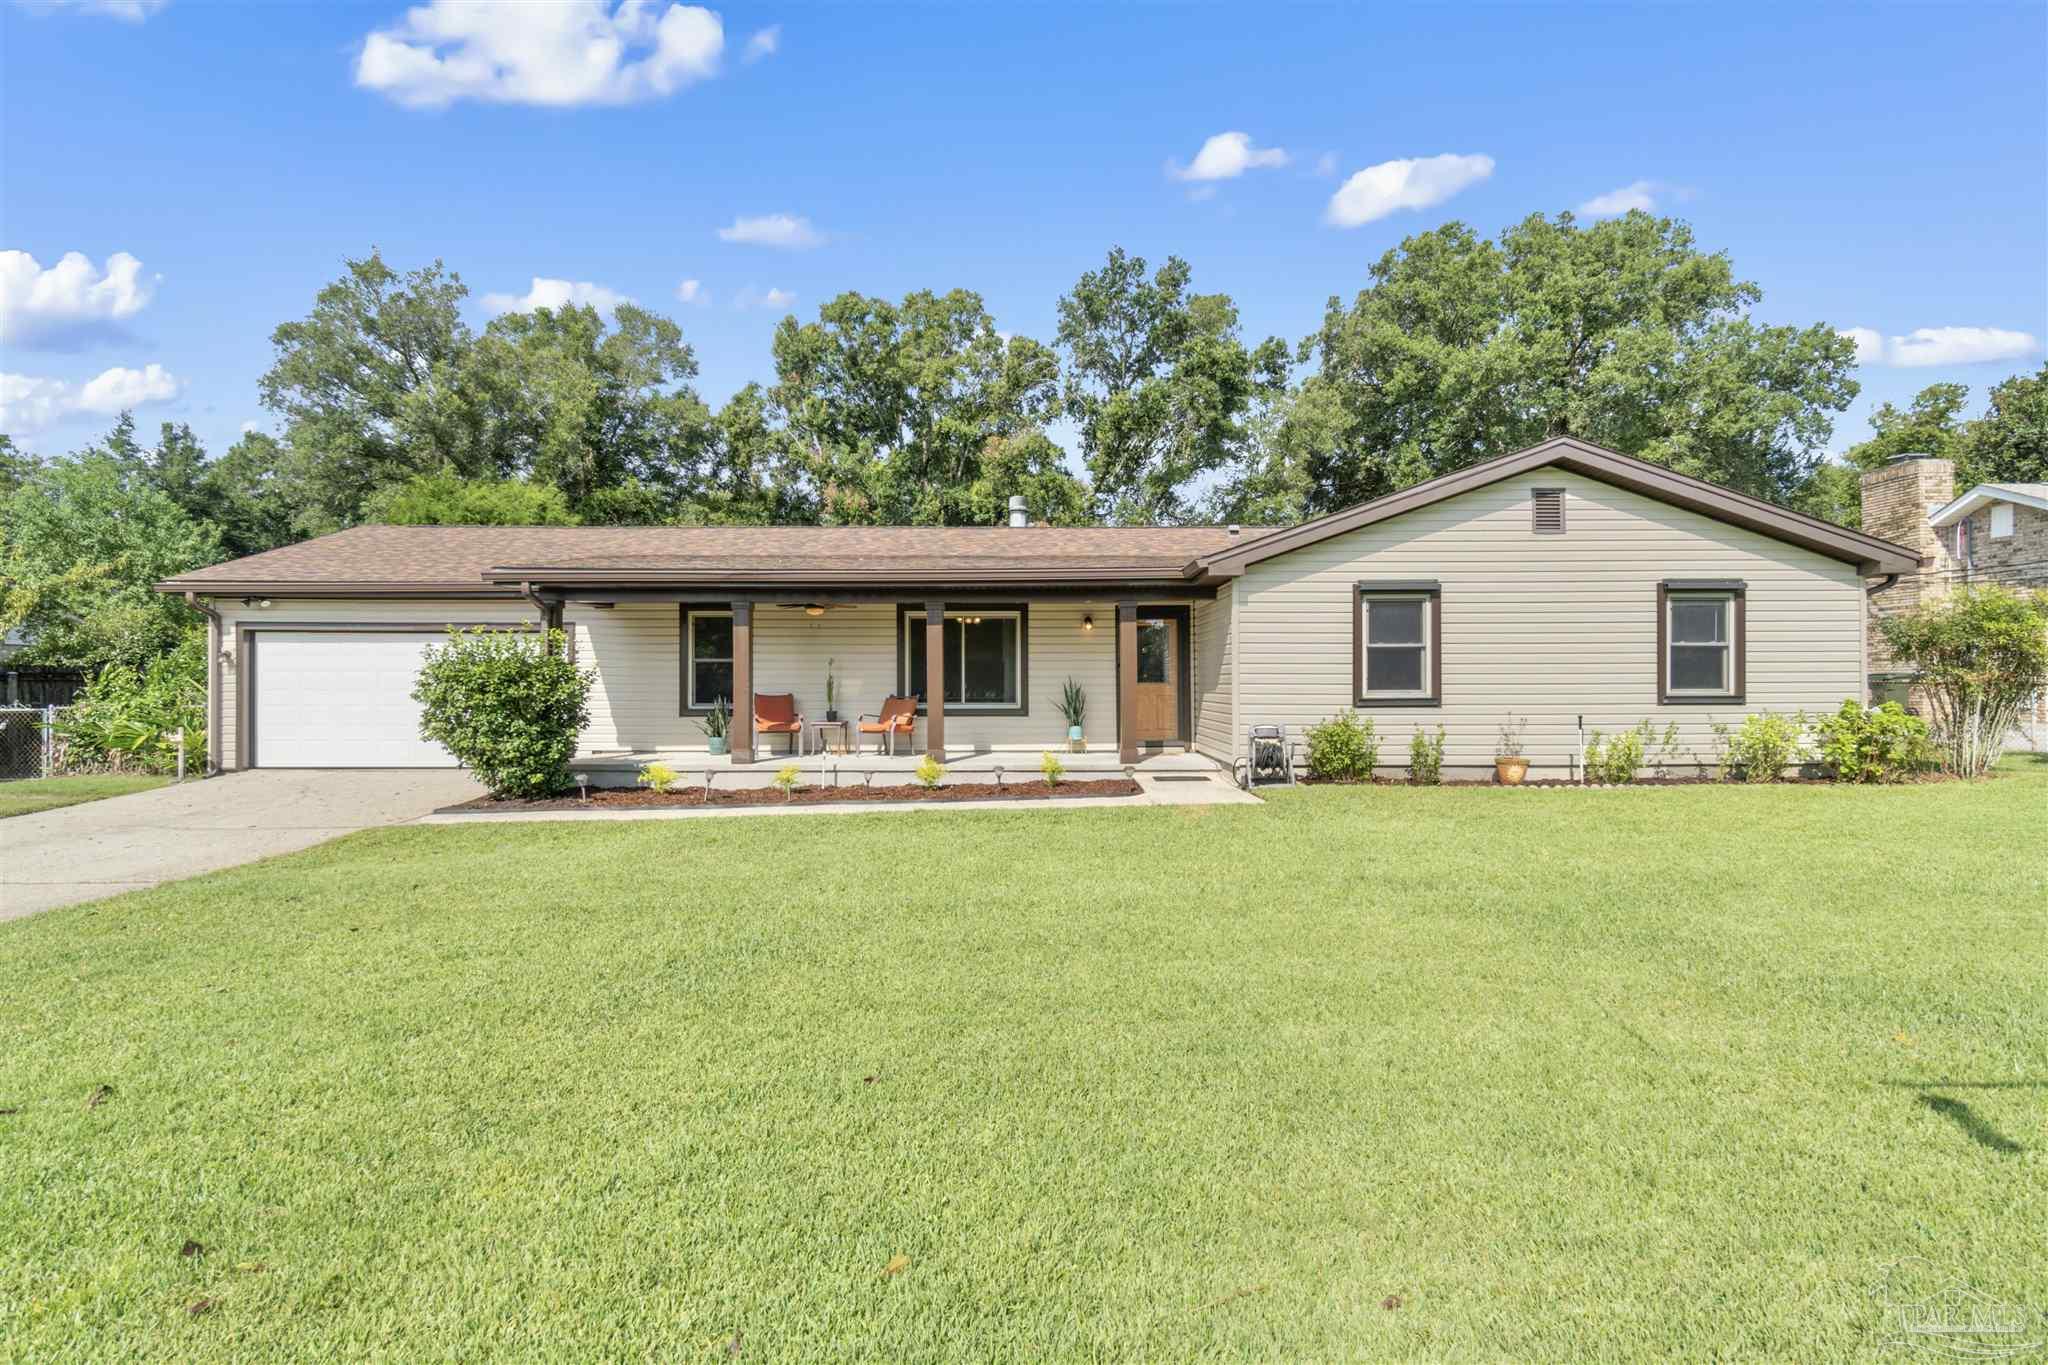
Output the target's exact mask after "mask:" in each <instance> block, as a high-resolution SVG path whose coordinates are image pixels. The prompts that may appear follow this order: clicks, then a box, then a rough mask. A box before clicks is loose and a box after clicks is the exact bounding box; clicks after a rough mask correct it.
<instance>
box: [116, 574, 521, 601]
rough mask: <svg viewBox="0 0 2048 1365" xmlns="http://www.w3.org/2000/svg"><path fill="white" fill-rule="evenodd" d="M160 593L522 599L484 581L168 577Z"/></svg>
mask: <svg viewBox="0 0 2048 1365" xmlns="http://www.w3.org/2000/svg"><path fill="white" fill-rule="evenodd" d="M154 586H155V589H156V591H158V592H166V593H177V594H179V595H183V594H185V593H188V592H190V593H197V594H198V595H199V596H201V597H214V598H220V597H272V598H276V597H286V598H292V597H303V598H332V597H375V598H388V599H392V600H404V599H426V600H432V599H435V598H499V599H502V598H508V597H509V598H517V597H519V596H520V592H519V585H518V584H517V583H504V584H499V583H480V582H450V583H439V582H425V581H423V582H418V583H394V582H390V581H387V580H381V579H380V580H378V581H375V582H365V581H362V580H346V579H330V580H322V581H306V580H303V579H275V578H247V579H198V580H194V579H182V578H167V579H165V580H164V581H162V582H161V583H157V584H155V585H154Z"/></svg>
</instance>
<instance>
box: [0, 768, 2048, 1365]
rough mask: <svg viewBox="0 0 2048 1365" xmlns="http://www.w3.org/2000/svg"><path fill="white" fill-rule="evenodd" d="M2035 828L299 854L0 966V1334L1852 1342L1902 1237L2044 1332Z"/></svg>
mask: <svg viewBox="0 0 2048 1365" xmlns="http://www.w3.org/2000/svg"><path fill="white" fill-rule="evenodd" d="M2044 830H2048V767H2043V766H2041V765H2038V764H2031V765H2015V768H2014V771H2013V772H2012V774H2011V775H2009V776H2007V777H2005V778H2002V779H2000V780H1996V781H1992V782H1987V783H1983V784H1978V785H1973V786H1971V785H1961V784H1948V785H1939V786H1929V787H1916V788H1911V789H1905V790H1861V791H1838V790H1831V789H1824V788H1814V787H1801V788H1789V789H1778V790H1752V789H1742V788H1713V789H1700V788H1690V789H1683V788H1681V789H1665V790H1639V791H1625V792H1582V791H1553V792H1503V791H1494V790H1480V791H1472V790H1466V791H1455V790H1442V791H1428V790H1409V789H1392V790H1388V789H1380V790H1327V789H1326V790H1319V791H1298V792H1291V793H1282V794H1279V795H1277V796H1275V797H1274V798H1273V799H1272V800H1271V801H1270V802H1269V803H1268V804H1267V805H1266V806H1264V807H1263V808H1258V809H1251V808H1210V809H1200V808H1186V809H1170V808H1158V809H1147V810H1125V811H1087V812H1073V813H1052V812H1035V813H1033V812H941V813H919V814H907V815H906V814H899V815H880V816H839V817H828V818H817V819H801V820H786V819H778V820H767V819H762V820H718V821H692V822H646V823H619V824H510V825H504V826H495V827H486V828H479V827H476V826H465V827H443V828H419V827H415V828H408V829H401V830H390V831H379V832H374V833H368V834H362V835H357V836H354V837H351V838H348V839H344V840H341V841H339V842H337V843H333V844H329V845H326V846H324V847H322V848H319V849H315V850H312V851H309V852H306V853H302V854H297V855H294V856H291V857H288V858H282V859H278V860H275V861H272V862H268V863H264V864H260V865H256V866H252V867H248V868H244V869H241V870H238V871H233V872H228V873H223V874H219V875H215V876H211V877H206V878H203V879H200V880H196V881H192V882H187V883H184V884H181V885H176V886H171V887H165V888H159V889H157V890H155V891H151V892H147V893H143V894H138V895H131V896H125V897H122V898H120V899H117V900H112V901H107V902H104V903H101V904H99V905H96V906H87V907H78V908H73V909H68V910H59V911H54V912H51V913H48V914H45V915H41V916H37V917H34V918H32V919H29V920H25V921H21V922H18V923H13V924H6V925H0V1109H5V1110H7V1111H8V1112H7V1113H6V1114H5V1115H4V1116H0V1229H4V1235H0V1342H4V1343H5V1354H6V1355H7V1356H9V1357H12V1358H17V1359H24V1360H56V1359H92V1360H114V1359H122V1358H145V1357H146V1358H152V1359H154V1358H166V1357H171V1358H227V1357H233V1358H244V1359H271V1358H284V1357H292V1358H302V1359H303V1358H322V1357H337V1358H339V1357H345V1358H382V1359H391V1360H407V1361H412V1360H455V1359H462V1360H474V1359H485V1358H553V1359H563V1360H584V1359H597V1358H610V1359H628V1358H630V1359H663V1360H693V1359H702V1360H707V1361H709V1360H731V1359H735V1358H737V1359H740V1360H742V1361H760V1360H786V1359H798V1358H814V1359H815V1358H835V1359H870V1360H889V1361H899V1360H929V1361H958V1360H974V1359H990V1358H1006V1359H1026V1360H1042V1359H1077V1358H1078V1359H1135V1358H1148V1359H1184V1358H1194V1357H1219V1358H1246V1359H1261V1360H1307V1359H1383V1358H1414V1357H1457V1358H1467V1359H1502V1358H1517V1359H1564V1358H1581V1357H1584V1358H1607V1359H1644V1358H1652V1357H1656V1358H1692V1359H1700V1358H1708V1357H1719V1358H1756V1357H1775V1358H1782V1359H1798V1360H1817V1359H1826V1358H1834V1357H1841V1356H1849V1355H1863V1354H1871V1353H1876V1352H1879V1351H1880V1350H1881V1349H1882V1348H1881V1347H1880V1345H1879V1340H1880V1335H1881V1331H1880V1313H1881V1305H1880V1303H1879V1301H1878V1299H1877V1298H1876V1297H1875V1296H1874V1291H1876V1290H1877V1288H1878V1287H1879V1284H1880V1282H1881V1279H1882V1276H1883V1272H1884V1268H1885V1267H1886V1266H1887V1265H1888V1264H1889V1263H1891V1262H1892V1261H1894V1260H1897V1259H1899V1258H1902V1257H1923V1258H1927V1259H1928V1260H1930V1261H1933V1262H1935V1263H1937V1264H1939V1265H1942V1266H1952V1267H1954V1268H1956V1270H1958V1271H1959V1272H1960V1273H1961V1275H1962V1276H1963V1277H1964V1278H1966V1279H1967V1280H1968V1281H1969V1282H1970V1283H1972V1284H1973V1285H1975V1286H1976V1287H1977V1288H1979V1289H1981V1290H1983V1291H1984V1292H1986V1293H1988V1294H1991V1295H1993V1296H1995V1297H1997V1298H2000V1299H2004V1300H2007V1301H2011V1302H2014V1303H2018V1304H2023V1305H2029V1306H2032V1307H2034V1308H2036V1309H2039V1308H2048V1243H2044V1235H2043V1234H2044V1229H2048V1160H2044V1153H2048V841H2044ZM103 1085H104V1086H110V1087H111V1090H110V1091H108V1092H106V1093H105V1094H104V1095H103V1098H102V1099H101V1100H100V1102H99V1103H97V1104H96V1105H92V1106H90V1107H88V1098H89V1097H90V1096H91V1095H93V1094H94V1093H95V1090H96V1088H97V1087H100V1086H103ZM188 1241H191V1242H196V1243H198V1244H199V1245H200V1246H201V1247H203V1251H198V1252H195V1253H194V1254H191V1255H181V1254H180V1252H181V1249H183V1248H184V1246H185V1244H186V1243H187V1242H188ZM898 1258H907V1259H898ZM892 1262H893V1263H894V1265H895V1267H896V1269H895V1272H894V1273H889V1271H890V1267H891V1266H892ZM195 1307H197V1308H198V1309H199V1311H196V1312H195V1311H194V1310H195ZM735 1345H736V1346H737V1350H738V1354H737V1355H735V1354H733V1353H732V1352H733V1348H734V1347H735Z"/></svg>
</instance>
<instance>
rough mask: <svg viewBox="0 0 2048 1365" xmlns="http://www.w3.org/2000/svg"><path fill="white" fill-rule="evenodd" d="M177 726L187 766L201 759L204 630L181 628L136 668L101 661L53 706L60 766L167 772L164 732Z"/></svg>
mask: <svg viewBox="0 0 2048 1365" xmlns="http://www.w3.org/2000/svg"><path fill="white" fill-rule="evenodd" d="M178 730H183V731H184V732H185V767H186V770H187V771H188V772H199V771H204V769H205V767H206V632H205V631H203V630H194V631H187V632H186V633H185V635H184V637H183V638H182V639H180V640H179V641H178V643H177V645H176V647H174V648H173V649H172V650H171V651H170V652H169V653H168V654H162V655H159V656H158V657H156V658H154V659H152V660H150V661H149V662H148V663H147V664H145V665H143V666H142V667H140V668H136V667H134V666H132V665H130V664H123V663H114V664H108V665H107V666H106V667H105V668H103V669H101V670H100V672H99V676H97V677H95V678H94V679H93V680H92V681H91V682H89V683H87V684H86V686H85V691H84V692H83V693H81V694H80V695H79V697H78V699H77V700H75V701H73V702H72V703H71V705H70V706H69V707H67V708H65V709H64V710H63V711H62V712H61V713H60V718H59V720H58V721H57V733H58V735H59V736H60V737H61V738H62V739H63V741H64V762H65V766H67V767H97V766H100V765H106V766H109V767H114V768H121V767H127V766H130V765H133V766H135V767H138V768H141V769H142V770H143V771H144V772H152V773H167V772H171V771H174V770H175V769H176V768H177V766H178V746H177V745H176V744H174V743H173V742H171V740H170V738H169V736H170V735H171V734H172V733H174V732H175V731H178Z"/></svg>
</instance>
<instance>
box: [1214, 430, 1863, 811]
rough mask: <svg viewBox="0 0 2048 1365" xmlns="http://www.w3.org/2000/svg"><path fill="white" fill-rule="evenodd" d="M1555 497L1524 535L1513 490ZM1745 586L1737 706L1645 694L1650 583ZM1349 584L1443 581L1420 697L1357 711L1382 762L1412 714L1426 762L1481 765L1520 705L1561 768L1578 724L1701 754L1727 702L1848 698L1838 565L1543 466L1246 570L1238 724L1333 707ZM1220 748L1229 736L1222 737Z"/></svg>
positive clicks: (1845, 603)
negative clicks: (1560, 516)
mask: <svg viewBox="0 0 2048 1365" xmlns="http://www.w3.org/2000/svg"><path fill="white" fill-rule="evenodd" d="M1538 486H1541V487H1545V488H1558V487H1562V488H1564V489H1565V490H1566V505H1567V516H1566V526H1567V528H1568V529H1567V532H1566V534H1564V535H1562V536H1554V535H1553V536H1538V535H1534V534H1532V532H1531V530H1530V513H1529V499H1530V491H1531V490H1532V489H1533V488H1536V487H1538ZM1665 578H1738V579H1742V580H1744V581H1746V582H1747V584H1748V599H1747V614H1748V678H1747V701H1746V704H1745V705H1743V706H1737V705H1735V704H1733V703H1730V704H1727V705H1722V706H1708V705H1689V706H1659V705H1658V704H1657V672H1656V670H1657V659H1656V653H1657V612H1656V597H1657V584H1658V582H1659V580H1661V579H1665ZM1360 579H1437V580H1439V581H1441V583H1442V585H1443V596H1442V604H1443V607H1442V610H1443V698H1442V705H1441V706H1440V707H1400V708H1394V707H1389V708H1383V709H1373V708H1371V707H1366V708H1363V710H1364V713H1365V714H1368V715H1371V716H1372V717H1373V718H1374V721H1375V724H1376V726H1377V728H1378V730H1379V733H1380V735H1381V749H1380V755H1381V759H1382V762H1383V764H1385V765H1386V766H1390V767H1392V766H1398V765H1400V764H1403V763H1405V762H1406V754H1407V747H1408V741H1409V739H1410V737H1411V736H1412V735H1413V734H1414V732H1415V730H1416V729H1417V728H1418V727H1421V728H1424V729H1429V730H1434V728H1435V727H1436V725H1437V724H1438V723H1439V722H1440V723H1442V725H1443V726H1444V728H1445V730H1446V732H1447V734H1448V741H1449V742H1448V746H1447V749H1446V754H1445V760H1446V762H1448V763H1451V764H1456V765H1473V766H1488V765H1490V764H1491V763H1492V761H1493V751H1494V738H1495V735H1496V733H1497V730H1498V728H1499V726H1500V723H1501V721H1502V719H1503V717H1504V716H1505V715H1506V714H1507V713H1508V712H1509V711H1511V710H1512V711H1513V712H1514V713H1515V714H1516V715H1518V716H1526V717H1527V718H1528V722H1529V724H1528V732H1527V751H1528V757H1529V759H1530V761H1531V764H1532V766H1534V767H1536V768H1539V769H1543V770H1562V769H1564V768H1565V767H1567V765H1569V764H1570V762H1571V761H1572V760H1573V758H1574V757H1575V755H1576V754H1577V751H1578V745H1579V731H1578V728H1577V724H1576V722H1577V719H1578V717H1580V716H1584V718H1585V724H1586V729H1587V731H1588V732H1589V733H1590V732H1591V731H1592V730H1595V729H1599V730H1604V731H1607V732H1609V733H1613V732H1615V731H1617V730H1621V729H1626V728H1627V727H1629V726H1632V725H1634V724H1636V723H1637V722H1638V721H1641V720H1644V719H1648V720H1650V721H1652V722H1653V723H1654V724H1655V725H1656V726H1657V727H1658V728H1659V729H1660V730H1661V729H1662V727H1663V726H1664V725H1665V724H1666V723H1667V722H1669V721H1676V722H1677V723H1678V726H1679V734H1680V743H1681V746H1682V747H1684V748H1685V749H1688V750H1691V751H1693V752H1696V753H1697V754H1698V755H1699V756H1700V757H1701V758H1703V759H1706V758H1710V756H1711V752H1712V738H1713V736H1712V732H1711V729H1710V726H1711V724H1712V722H1713V721H1715V720H1720V721H1724V722H1734V721H1737V720H1739V719H1740V717H1741V715H1742V714H1744V712H1745V711H1757V710H1762V709H1766V708H1768V709H1770V710H1774V711H1793V710H1798V709H1800V708H1802V707H1803V708H1805V709H1807V710H1809V711H1813V710H1821V709H1827V710H1832V709H1833V708H1834V707H1836V706H1838V705H1840V703H1841V701H1842V699H1843V698H1844V697H1856V696H1860V695H1861V649H1862V612H1863V605H1864V603H1863V591H1862V588H1863V584H1862V579H1861V578H1860V577H1859V576H1858V574H1857V572H1856V569H1855V566H1853V565H1850V564H1845V563H1841V562H1839V561H1836V560H1833V559H1829V558H1826V557H1824V556H1822V555H1818V554H1815V553H1813V552H1811V551H1808V550H1804V549H1800V548H1798V547H1796V546H1792V545H1787V544H1785V543H1783V542H1781V541H1777V540H1773V539H1771V538H1770V537H1767V536H1764V535H1760V534H1758V533H1756V532H1754V531H1748V530H1743V529H1741V528H1739V527H1734V526H1729V525H1726V524H1724V523H1722V522H1718V521H1715V520H1713V519H1711V518H1708V517H1704V516H1701V515H1699V514H1697V513H1694V512H1689V511H1685V510H1682V509H1680V508H1675V507H1671V506H1669V505H1667V504H1665V503H1661V502H1657V501H1655V500H1653V499H1650V498H1646V497H1643V496H1641V495H1639V494H1635V493H1631V492H1627V491H1624V490H1622V489H1618V488H1615V487H1612V486H1610V485H1607V484H1603V483H1600V482H1599V481H1597V480H1594V479H1590V478H1586V477H1584V476H1582V475H1578V474H1571V473H1566V472H1563V471H1560V470H1557V469H1555V468H1548V469H1540V470H1536V471H1534V472H1532V473H1530V474H1527V475H1522V476H1518V477H1515V478H1512V479H1507V480H1503V481H1502V482H1500V483H1497V484H1493V485H1490V486H1488V487H1486V488H1482V489H1478V490H1475V491H1473V492H1471V493H1467V494H1464V495H1462V496H1460V497H1456V498H1452V499H1449V500H1447V501H1444V502H1440V503H1436V504H1434V505H1431V506H1428V507H1424V508H1420V509H1417V510H1416V511H1414V512H1411V513H1409V514H1408V515H1406V516H1402V517H1397V518H1395V519H1393V520H1391V521H1387V522H1382V523H1379V524H1377V525H1374V526H1368V527H1364V528H1362V529H1360V530H1357V531H1352V532H1348V533H1346V534H1344V535H1341V536H1336V537H1332V538H1331V539H1329V540H1326V541H1323V542H1320V543H1318V544H1314V545H1309V546H1305V547H1303V548H1302V549H1299V550H1296V551H1294V552H1292V553H1289V554H1286V555H1282V556H1280V557H1278V558H1276V559H1271V560H1267V561H1265V562H1263V563H1259V564H1254V565H1252V566H1250V567H1249V568H1248V569H1247V570H1246V572H1245V574H1244V576H1243V578H1242V579H1241V580H1240V587H1239V598H1238V600H1239V603H1240V606H1239V608H1238V616H1237V621H1236V626H1237V639H1238V650H1239V652H1238V655H1237V657H1236V658H1235V659H1234V660H1233V663H1234V664H1235V666H1236V679H1237V686H1238V693H1239V708H1240V711H1241V718H1242V720H1243V722H1244V723H1245V724H1253V723H1270V722H1279V723H1284V724H1285V725H1287V726H1288V727H1289V730H1290V732H1293V733H1298V732H1299V731H1300V730H1302V729H1303V728H1305V727H1307V726H1309V725H1312V724H1314V723H1316V722H1317V721H1319V720H1322V719H1324V718H1326V717H1328V716H1330V715H1331V714H1333V713H1335V712H1337V711H1340V710H1342V709H1344V708H1345V707H1347V706H1349V705H1351V704H1352V701H1353V698H1352V695H1351V686H1352V676H1351V670H1352V594H1353V591H1354V587H1353V585H1354V584H1355V583H1356V582H1357V581H1358V580H1360ZM1233 742H1234V741H1233Z"/></svg>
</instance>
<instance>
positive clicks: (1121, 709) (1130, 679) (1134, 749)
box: [1116, 602, 1138, 763]
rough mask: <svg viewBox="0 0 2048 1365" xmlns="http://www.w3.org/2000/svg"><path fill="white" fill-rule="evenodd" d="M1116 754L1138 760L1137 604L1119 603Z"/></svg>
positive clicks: (1125, 760) (1120, 759) (1121, 759)
mask: <svg viewBox="0 0 2048 1365" xmlns="http://www.w3.org/2000/svg"><path fill="white" fill-rule="evenodd" d="M1116 753H1117V761H1118V762H1120V763H1136V762H1137V761H1138V604H1137V603H1136V602H1119V603H1117V604H1116Z"/></svg>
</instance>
